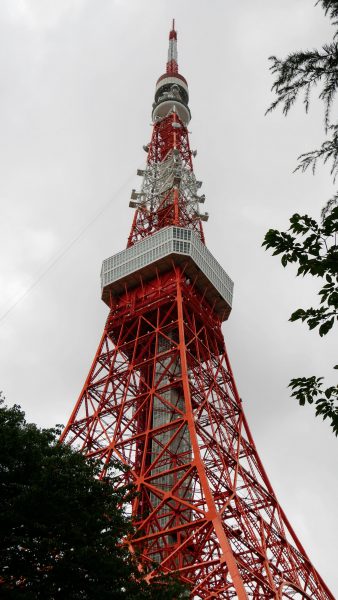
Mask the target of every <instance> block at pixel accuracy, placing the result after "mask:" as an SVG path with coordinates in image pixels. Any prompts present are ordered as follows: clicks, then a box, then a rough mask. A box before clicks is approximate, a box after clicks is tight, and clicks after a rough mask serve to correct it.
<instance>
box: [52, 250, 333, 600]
mask: <svg viewBox="0 0 338 600" xmlns="http://www.w3.org/2000/svg"><path fill="white" fill-rule="evenodd" d="M187 268H189V260H187V261H186V262H185V263H184V262H183V263H182V262H181V261H179V264H177V261H175V259H174V258H172V259H171V267H170V268H169V270H168V271H167V272H166V273H161V274H160V273H158V275H157V276H156V277H155V278H153V279H151V280H150V281H149V280H145V281H143V279H142V276H141V278H140V280H139V285H138V286H137V287H136V288H134V289H132V290H130V291H127V292H126V293H124V294H122V295H121V296H120V297H118V298H115V299H114V298H113V297H112V299H111V309H110V314H109V317H108V319H107V322H106V325H105V329H104V333H103V336H102V339H101V342H100V345H99V348H98V351H97V353H96V356H95V359H94V362H93V365H92V368H91V370H90V373H89V375H88V378H87V380H86V383H85V386H84V388H83V390H82V393H81V395H80V398H79V401H78V403H77V405H76V407H75V409H74V412H73V414H72V416H71V419H70V421H69V423H68V425H67V428H66V430H65V432H64V436H63V438H66V440H67V442H68V443H71V444H73V445H75V446H76V447H78V448H79V449H80V450H81V451H82V452H84V453H85V454H86V456H88V457H97V458H100V460H101V462H102V477H103V476H104V475H105V472H106V470H107V468H109V464H110V461H111V458H112V456H115V457H117V458H118V459H119V460H120V461H121V462H122V463H123V464H124V465H126V466H128V467H130V471H129V472H128V475H126V476H127V477H128V480H129V482H132V483H133V484H134V485H135V486H136V489H137V491H138V495H137V497H136V498H135V500H134V501H133V506H132V515H133V518H134V524H135V528H136V530H135V533H134V535H133V536H132V537H131V539H130V540H128V543H129V545H130V548H131V549H132V550H133V551H135V552H137V553H138V555H139V556H140V560H141V561H142V564H143V566H144V568H145V570H146V572H147V573H148V576H149V578H151V577H153V576H155V575H156V574H158V572H159V571H160V572H164V573H172V572H176V573H177V574H178V575H179V577H180V578H181V579H182V581H184V582H186V583H187V584H188V585H189V586H190V588H191V597H192V598H201V599H202V598H203V599H207V598H224V599H228V598H243V599H244V598H257V599H262V598H292V599H296V598H308V599H310V598H311V599H318V600H319V599H320V600H324V599H328V598H331V599H332V598H333V596H332V595H331V594H330V592H329V591H328V590H327V588H326V586H325V584H324V583H323V581H322V580H321V578H320V576H319V575H318V573H317V572H316V571H315V569H314V568H313V567H312V565H311V563H310V561H309V559H308V558H307V556H306V554H305V551H304V549H303V548H302V546H301V545H300V543H299V541H298V539H297V537H296V536H295V534H294V532H293V530H292V528H291V526H290V524H289V522H288V520H287V518H286V517H285V515H284V513H283V510H282V509H281V507H280V505H279V504H278V501H277V499H276V496H275V494H274V492H273V489H272V487H271V485H270V483H269V480H268V478H267V476H266V473H265V471H264V468H263V466H262V463H261V461H260V459H259V456H258V453H257V451H256V448H255V445H254V442H253V439H252V436H251V433H250V430H249V428H248V425H247V422H246V419H245V416H244V413H243V409H242V403H241V400H240V398H239V396H238V392H237V389H236V385H235V381H234V378H233V375H232V371H231V367H230V363H229V359H228V355H227V352H226V348H225V345H224V339H223V335H222V332H221V319H220V318H219V316H217V313H215V311H214V310H213V309H212V307H211V306H210V304H209V302H208V301H207V300H206V298H205V294H204V293H203V291H202V290H201V289H200V287H199V286H198V285H197V284H196V282H194V280H192V278H191V277H190V276H188V275H187V273H186V269H187ZM146 279H147V278H146ZM197 279H198V278H196V280H197Z"/></svg>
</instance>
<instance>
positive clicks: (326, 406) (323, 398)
mask: <svg viewBox="0 0 338 600" xmlns="http://www.w3.org/2000/svg"><path fill="white" fill-rule="evenodd" d="M335 368H337V367H335ZM322 380H323V377H314V376H313V377H298V378H297V379H291V381H290V383H289V386H290V387H291V389H292V390H293V391H292V394H291V396H293V397H294V398H296V399H297V400H298V402H299V404H300V405H301V406H304V405H305V404H306V403H307V402H308V403H309V404H313V403H315V407H316V416H322V417H323V419H324V421H325V419H329V421H330V425H331V427H332V430H333V433H334V434H335V435H338V404H337V400H338V388H337V387H336V386H331V387H328V388H326V390H324V389H322V387H323V382H322ZM318 396H320V397H319V398H318Z"/></svg>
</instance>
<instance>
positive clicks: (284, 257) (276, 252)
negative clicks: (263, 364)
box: [263, 0, 338, 435]
mask: <svg viewBox="0 0 338 600" xmlns="http://www.w3.org/2000/svg"><path fill="white" fill-rule="evenodd" d="M316 4H318V5H321V6H322V8H323V9H324V12H325V14H326V15H327V16H328V17H329V18H330V19H331V21H332V25H333V26H334V27H335V29H336V31H335V33H334V37H333V41H332V42H331V43H329V44H325V45H324V46H323V48H322V49H321V50H320V51H319V50H305V51H299V52H293V53H292V54H289V56H287V57H286V58H285V59H284V60H281V59H278V58H277V57H276V56H271V57H270V61H271V66H270V70H271V72H272V74H273V75H274V77H275V80H274V83H273V86H272V90H273V91H274V93H275V95H276V99H275V100H274V101H273V102H272V103H271V105H270V107H269V108H268V110H267V112H271V111H273V110H274V109H276V108H277V107H279V106H280V107H281V108H282V111H283V114H284V115H287V114H288V112H289V110H290V109H291V108H292V106H293V105H294V104H295V102H296V100H297V99H298V98H299V97H300V96H302V98H303V103H304V107H305V110H306V112H308V110H309V106H310V98H311V93H312V90H313V89H314V88H315V87H317V88H318V89H319V99H320V100H321V101H322V102H323V105H324V115H325V119H324V121H325V132H326V133H328V132H330V133H331V136H330V137H329V138H328V139H327V140H325V141H324V142H323V143H322V145H321V147H320V148H319V149H317V150H311V151H310V152H306V153H304V154H301V155H300V156H299V157H298V160H299V163H298V165H297V167H296V169H295V171H301V172H303V173H304V172H305V171H306V170H307V169H308V168H311V169H312V172H313V174H314V173H315V171H316V168H317V165H318V162H319V161H322V162H323V164H330V165H331V166H330V172H331V176H332V177H333V181H335V180H336V177H337V175H338V124H337V123H331V121H330V117H331V108H332V103H333V100H334V98H335V95H336V92H337V89H338V44H337V42H336V39H337V35H338V2H337V0H318V1H317V3H316ZM321 216H322V221H321V222H320V223H319V222H317V221H316V220H315V219H313V218H312V217H310V216H308V215H299V214H298V213H295V214H294V215H293V216H292V217H291V218H290V227H289V229H288V230H287V231H284V232H283V231H278V230H277V229H270V230H269V231H268V232H267V233H266V235H265V238H264V241H263V246H265V249H266V250H267V249H273V256H280V257H281V263H282V265H283V267H286V266H287V265H289V264H291V263H294V264H295V265H296V266H297V276H299V275H302V276H305V275H310V276H312V277H317V278H319V279H321V280H322V281H323V283H322V286H321V288H320V289H319V291H318V296H319V306H318V307H309V308H298V309H297V310H295V311H294V312H293V313H292V315H291V316H290V319H289V320H290V321H291V322H295V321H302V322H303V323H306V324H307V326H308V328H309V329H310V330H311V329H317V330H318V333H319V335H320V336H321V337H323V336H325V335H327V334H328V333H329V332H330V331H331V330H332V329H333V326H334V324H335V323H337V321H338V237H337V235H338V193H337V194H335V196H334V197H333V198H331V200H329V201H328V202H327V203H326V204H325V206H324V208H323V210H322V214H321ZM322 380H323V378H322V377H316V376H312V377H298V378H295V379H292V380H291V382H290V387H291V389H292V394H291V395H292V396H293V397H295V398H296V399H298V401H299V403H300V404H301V405H302V406H303V405H305V404H306V403H309V404H312V403H313V402H314V401H315V405H316V416H318V415H321V416H322V417H323V419H327V418H329V420H330V424H331V427H332V429H333V432H334V433H335V435H338V387H337V386H331V387H328V388H327V389H326V390H323V389H322V387H323V383H322ZM320 394H321V397H320V398H317V396H318V395H320Z"/></svg>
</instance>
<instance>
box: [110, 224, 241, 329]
mask: <svg viewBox="0 0 338 600" xmlns="http://www.w3.org/2000/svg"><path fill="white" fill-rule="evenodd" d="M173 263H174V264H178V265H182V266H184V272H185V274H186V276H187V277H189V278H190V280H191V282H193V283H194V285H196V287H197V288H198V289H200V290H202V291H203V293H204V297H205V298H206V300H207V301H208V302H209V304H210V305H211V306H212V307H213V308H214V310H215V311H216V313H217V314H218V316H219V317H220V318H221V320H223V321H225V320H226V319H227V318H228V316H229V314H230V311H231V306H232V295H233V286H234V284H233V282H232V280H231V279H230V277H229V276H228V275H227V273H226V272H225V271H224V269H223V268H222V267H221V265H220V264H219V263H218V262H217V260H216V259H215V258H214V257H213V255H212V254H211V252H210V251H209V250H208V248H207V247H206V246H205V245H204V244H203V243H202V242H201V240H200V239H199V237H198V235H197V234H196V233H195V232H194V231H193V230H191V229H187V228H183V227H174V226H171V227H165V228H163V229H161V230H160V231H158V232H157V233H154V234H153V235H151V236H149V237H147V238H145V239H144V240H142V241H140V242H137V243H136V244H134V246H131V247H130V248H127V249H126V250H122V252H119V253H118V254H114V256H111V257H110V258H107V259H106V260H104V261H103V264H102V269H101V289H102V300H103V301H104V302H105V303H106V304H107V305H108V306H109V301H110V296H119V295H121V294H123V292H125V291H126V290H130V289H132V288H134V287H136V286H138V285H139V284H140V278H141V279H142V280H143V281H150V280H151V279H153V278H154V277H156V275H157V273H164V272H165V271H169V270H170V269H171V268H172V265H173Z"/></svg>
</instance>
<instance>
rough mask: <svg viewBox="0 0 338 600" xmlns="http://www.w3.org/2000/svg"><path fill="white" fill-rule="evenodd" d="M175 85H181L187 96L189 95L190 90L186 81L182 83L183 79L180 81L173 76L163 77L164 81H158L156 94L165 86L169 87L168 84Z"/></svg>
mask: <svg viewBox="0 0 338 600" xmlns="http://www.w3.org/2000/svg"><path fill="white" fill-rule="evenodd" d="M174 83H176V84H177V85H180V86H181V87H182V88H183V89H184V90H185V91H186V92H187V94H189V89H188V86H187V84H186V83H184V81H182V79H180V78H179V77H175V75H172V76H169V77H163V79H161V80H160V81H158V82H157V84H156V92H157V90H159V89H160V87H162V86H163V85H167V84H168V85H169V84H174Z"/></svg>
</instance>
